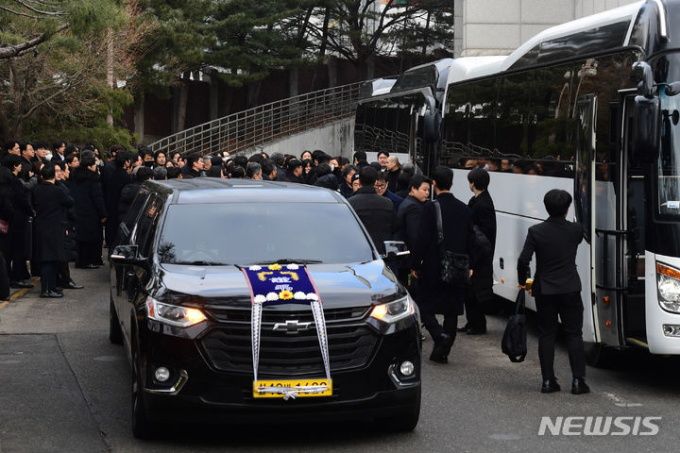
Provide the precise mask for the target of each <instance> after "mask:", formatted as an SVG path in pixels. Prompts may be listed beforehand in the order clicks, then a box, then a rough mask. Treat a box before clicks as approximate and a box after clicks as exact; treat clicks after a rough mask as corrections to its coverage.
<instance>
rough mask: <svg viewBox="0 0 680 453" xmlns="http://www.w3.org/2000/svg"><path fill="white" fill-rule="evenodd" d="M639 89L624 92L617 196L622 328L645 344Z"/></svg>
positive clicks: (627, 339) (628, 336) (627, 335)
mask: <svg viewBox="0 0 680 453" xmlns="http://www.w3.org/2000/svg"><path fill="white" fill-rule="evenodd" d="M635 94H636V90H632V91H629V92H622V101H621V104H622V105H623V106H624V107H623V112H622V121H621V127H622V131H621V146H620V152H619V155H620V158H621V166H620V167H621V171H620V172H619V178H620V184H621V187H622V190H621V192H620V193H621V196H619V197H618V201H619V206H618V213H619V216H618V217H619V219H620V221H619V225H618V227H617V229H619V230H621V231H623V234H622V235H621V240H620V250H619V254H620V260H621V277H620V278H621V281H620V284H619V286H621V287H622V288H623V291H621V296H622V297H621V313H622V322H621V328H622V332H623V340H624V341H625V342H626V343H628V344H637V345H641V346H646V342H647V335H646V329H645V187H644V167H643V165H644V162H643V161H642V160H641V159H640V158H639V156H637V157H636V153H635V152H634V149H633V147H634V141H633V136H634V127H635Z"/></svg>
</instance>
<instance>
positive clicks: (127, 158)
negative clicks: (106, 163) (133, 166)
mask: <svg viewBox="0 0 680 453" xmlns="http://www.w3.org/2000/svg"><path fill="white" fill-rule="evenodd" d="M113 159H114V160H113V161H114V162H115V164H116V166H117V167H121V168H123V167H125V162H132V153H131V152H129V151H124V150H122V151H117V152H116V157H114V158H113Z"/></svg>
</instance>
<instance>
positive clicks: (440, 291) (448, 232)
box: [411, 166, 475, 363]
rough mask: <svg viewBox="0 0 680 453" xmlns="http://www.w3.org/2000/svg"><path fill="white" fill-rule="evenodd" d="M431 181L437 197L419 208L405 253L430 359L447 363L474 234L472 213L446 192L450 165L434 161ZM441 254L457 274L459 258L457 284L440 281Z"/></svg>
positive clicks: (450, 177)
mask: <svg viewBox="0 0 680 453" xmlns="http://www.w3.org/2000/svg"><path fill="white" fill-rule="evenodd" d="M432 180H433V185H434V191H435V194H436V195H437V198H436V201H435V202H431V203H427V204H426V205H425V206H424V207H423V213H422V216H421V218H420V223H419V225H418V235H417V240H416V243H415V244H414V247H413V250H412V254H411V258H412V261H411V263H412V266H413V269H412V270H411V275H412V276H413V277H416V278H419V283H418V294H417V299H416V302H417V303H418V307H420V316H421V319H422V321H423V324H425V328H426V329H427V330H428V332H430V335H431V336H432V339H433V340H434V348H433V350H432V354H431V355H430V360H432V361H433V362H438V363H447V362H448V355H449V352H450V351H451V347H452V346H453V342H454V340H455V338H456V328H457V325H458V315H462V314H463V304H464V300H465V288H466V287H467V285H468V284H469V283H468V279H469V277H470V276H471V275H472V273H473V272H472V264H471V263H474V255H473V254H474V237H475V236H474V234H475V233H474V230H473V227H472V212H471V211H470V209H469V208H468V207H467V206H466V205H465V203H463V202H461V201H460V200H458V199H456V197H454V196H453V194H452V193H451V192H450V189H451V185H452V183H453V170H451V169H450V168H448V167H443V166H439V167H437V168H435V170H434V174H433V177H432ZM438 210H439V212H440V214H441V236H443V237H442V238H441V239H442V240H440V233H439V230H440V228H439V226H438V223H439V222H438V217H439V216H438V212H437V211H438ZM444 257H446V258H447V259H448V261H449V262H450V263H451V264H452V265H453V267H452V268H451V269H449V270H450V271H451V272H449V274H451V275H457V274H459V273H460V272H457V271H459V269H457V268H456V267H455V264H457V263H460V262H462V261H464V262H465V266H466V269H465V271H464V272H465V278H464V279H463V281H461V282H458V283H446V282H444V281H443V279H442V278H443V272H442V270H443V268H442V258H444ZM449 258H450V259H449ZM463 258H464V259H463ZM468 266H469V267H468ZM453 278H454V279H455V278H457V277H455V276H454V277H453ZM437 314H443V315H444V325H440V324H439V322H438V321H437V318H436V315H437Z"/></svg>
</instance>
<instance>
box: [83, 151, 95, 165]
mask: <svg viewBox="0 0 680 453" xmlns="http://www.w3.org/2000/svg"><path fill="white" fill-rule="evenodd" d="M96 163H97V160H96V159H95V158H94V154H93V153H91V152H90V153H83V157H81V159H80V166H81V167H83V168H85V167H91V166H92V165H94V164H96Z"/></svg>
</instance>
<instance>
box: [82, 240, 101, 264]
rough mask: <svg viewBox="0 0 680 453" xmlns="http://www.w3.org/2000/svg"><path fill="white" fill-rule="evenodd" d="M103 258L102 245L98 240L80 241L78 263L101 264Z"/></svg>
mask: <svg viewBox="0 0 680 453" xmlns="http://www.w3.org/2000/svg"><path fill="white" fill-rule="evenodd" d="M101 259H102V245H101V243H98V242H85V241H78V265H79V266H87V265H88V264H99V262H100V261H101Z"/></svg>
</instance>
